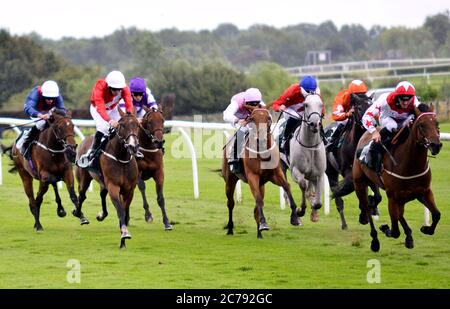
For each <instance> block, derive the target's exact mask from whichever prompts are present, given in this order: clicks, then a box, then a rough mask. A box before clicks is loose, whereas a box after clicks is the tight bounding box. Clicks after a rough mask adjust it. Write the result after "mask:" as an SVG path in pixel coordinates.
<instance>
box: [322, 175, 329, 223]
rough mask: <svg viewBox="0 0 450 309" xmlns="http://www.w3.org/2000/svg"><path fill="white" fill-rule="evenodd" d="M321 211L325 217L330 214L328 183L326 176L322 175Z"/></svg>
mask: <svg viewBox="0 0 450 309" xmlns="http://www.w3.org/2000/svg"><path fill="white" fill-rule="evenodd" d="M323 199H324V201H323V204H324V205H323V211H324V213H325V214H326V215H329V214H330V183H329V182H328V177H327V174H323Z"/></svg>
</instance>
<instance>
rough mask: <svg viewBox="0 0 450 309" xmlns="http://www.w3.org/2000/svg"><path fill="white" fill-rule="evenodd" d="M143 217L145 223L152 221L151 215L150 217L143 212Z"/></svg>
mask: <svg viewBox="0 0 450 309" xmlns="http://www.w3.org/2000/svg"><path fill="white" fill-rule="evenodd" d="M144 218H145V222H147V223H152V222H153V217H152V215H147V214H145V215H144Z"/></svg>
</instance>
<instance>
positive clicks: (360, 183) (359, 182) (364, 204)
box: [353, 160, 380, 252]
mask: <svg viewBox="0 0 450 309" xmlns="http://www.w3.org/2000/svg"><path fill="white" fill-rule="evenodd" d="M353 183H354V185H355V193H356V196H357V197H358V200H359V209H360V210H361V214H360V215H359V223H361V224H367V223H370V236H371V237H372V242H371V244H370V248H371V249H372V251H373V252H378V251H379V250H380V241H379V240H378V234H377V230H376V229H375V225H374V224H373V219H372V216H370V215H369V201H368V198H367V184H366V183H365V181H364V174H363V171H362V169H361V165H360V163H359V162H356V160H354V163H353Z"/></svg>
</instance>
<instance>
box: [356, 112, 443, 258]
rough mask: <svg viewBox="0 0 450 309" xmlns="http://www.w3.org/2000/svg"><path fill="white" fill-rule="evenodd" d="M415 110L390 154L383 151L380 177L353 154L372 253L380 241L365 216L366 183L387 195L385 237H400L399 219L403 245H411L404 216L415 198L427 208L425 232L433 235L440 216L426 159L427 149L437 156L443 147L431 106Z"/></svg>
mask: <svg viewBox="0 0 450 309" xmlns="http://www.w3.org/2000/svg"><path fill="white" fill-rule="evenodd" d="M414 113H415V120H414V122H413V123H412V124H409V125H408V126H405V127H403V128H402V129H401V130H399V132H398V133H397V134H396V136H395V137H394V139H393V140H392V147H390V149H389V152H390V154H388V153H385V154H384V157H383V169H382V171H381V175H380V176H378V175H377V174H376V173H375V172H374V171H372V170H370V169H369V168H368V167H367V166H366V165H364V164H362V163H361V162H360V161H359V159H358V158H357V157H356V156H355V159H354V162H353V182H354V185H355V191H356V195H357V196H358V200H359V207H360V209H361V211H362V213H363V214H364V215H365V216H366V217H367V220H368V221H369V223H370V236H371V237H372V242H371V249H372V251H374V252H377V251H379V250H380V242H379V240H378V238H377V231H376V229H375V227H374V223H373V220H372V216H370V215H368V214H369V202H368V197H367V186H368V185H369V184H371V183H372V184H376V185H377V186H379V187H381V188H382V189H384V190H385V191H386V195H387V198H388V209H389V215H390V218H391V224H392V225H391V228H392V229H390V228H389V226H388V225H382V226H380V229H381V231H382V232H383V233H385V234H386V236H388V237H393V238H398V237H399V236H400V230H399V226H398V222H399V221H400V224H401V225H402V227H403V231H404V232H405V235H406V239H405V246H406V248H413V247H414V241H413V238H412V231H411V229H410V227H409V226H408V224H407V222H406V220H405V218H404V216H403V213H404V207H405V204H406V203H408V202H410V201H412V200H415V199H417V200H418V201H419V202H421V203H422V204H424V205H425V207H427V208H428V209H429V210H430V212H431V216H432V224H431V226H425V225H424V226H422V227H421V229H420V231H421V232H422V233H424V234H427V235H433V234H434V231H435V229H436V226H437V224H438V222H439V219H440V217H441V213H440V212H439V210H438V208H437V207H436V203H435V201H434V196H433V191H432V190H431V170H430V166H429V163H428V160H427V154H428V150H430V151H431V154H432V155H436V154H438V153H439V151H440V149H441V147H442V143H441V142H440V137H439V124H438V121H437V119H436V114H435V113H434V107H433V106H431V107H429V106H428V105H425V104H420V105H419V106H418V107H416V108H415V111H414ZM370 138H371V135H370V134H369V133H368V132H366V133H364V135H363V136H362V137H361V139H360V141H359V143H358V149H360V148H362V147H363V146H364V145H366V144H367V143H368V141H370ZM390 155H391V156H392V157H391V156H390Z"/></svg>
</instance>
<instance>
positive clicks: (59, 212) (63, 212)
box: [56, 209, 67, 218]
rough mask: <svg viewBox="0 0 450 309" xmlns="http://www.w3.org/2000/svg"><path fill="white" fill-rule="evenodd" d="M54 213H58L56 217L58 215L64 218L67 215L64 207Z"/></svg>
mask: <svg viewBox="0 0 450 309" xmlns="http://www.w3.org/2000/svg"><path fill="white" fill-rule="evenodd" d="M56 213H57V214H58V217H60V218H64V217H65V216H66V215H67V213H66V211H65V210H64V209H63V210H58V211H57V212H56Z"/></svg>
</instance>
